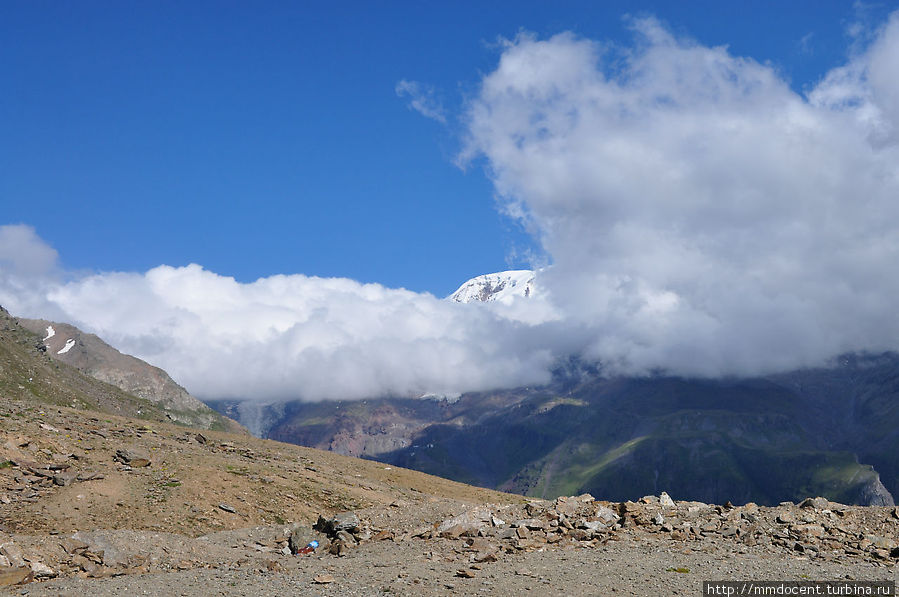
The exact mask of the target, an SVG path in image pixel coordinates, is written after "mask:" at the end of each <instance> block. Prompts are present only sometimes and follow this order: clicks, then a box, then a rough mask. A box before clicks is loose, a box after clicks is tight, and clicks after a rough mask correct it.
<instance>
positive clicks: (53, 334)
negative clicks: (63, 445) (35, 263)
mask: <svg viewBox="0 0 899 597" xmlns="http://www.w3.org/2000/svg"><path fill="white" fill-rule="evenodd" d="M18 322H19V324H20V325H21V326H22V327H23V328H25V329H27V330H29V331H31V332H33V333H35V334H39V335H41V336H40V343H41V344H40V345H38V349H39V350H41V351H42V352H44V353H45V354H46V355H47V356H48V357H49V358H50V359H51V360H52V361H60V362H63V363H66V364H67V365H70V366H72V367H75V368H76V369H78V370H80V371H82V372H84V373H85V374H87V375H89V376H90V377H93V378H94V379H97V380H99V381H103V382H106V383H108V384H111V385H113V386H116V387H117V388H119V389H121V390H124V391H125V392H127V393H128V394H132V395H134V396H137V397H139V398H143V399H145V400H148V401H150V402H152V403H154V404H156V405H158V406H159V407H160V408H161V409H162V410H163V411H164V412H165V415H166V417H167V418H168V419H169V420H171V421H174V422H176V423H181V424H184V425H188V426H191V427H200V428H204V429H210V428H216V429H228V430H231V431H238V430H239V426H238V425H237V424H236V423H235V422H234V421H232V420H230V419H228V418H226V417H223V416H222V415H220V414H219V413H217V412H216V411H214V410H212V409H211V408H209V407H208V406H206V405H205V404H203V403H202V402H200V401H199V400H197V399H196V398H194V397H193V396H191V395H190V394H189V393H188V392H187V390H185V389H184V388H182V387H181V386H179V385H178V384H177V383H175V381H174V380H172V378H171V377H169V375H168V373H166V372H165V371H163V370H162V369H160V368H158V367H154V366H152V365H150V364H149V363H146V362H144V361H142V360H140V359H138V358H136V357H133V356H131V355H126V354H122V353H121V352H119V351H118V350H116V349H115V348H113V347H112V346H110V345H109V344H107V343H106V342H104V341H103V340H102V339H100V338H99V337H97V336H96V335H94V334H87V333H85V332H82V331H81V330H79V329H78V328H76V327H75V326H72V325H69V324H67V323H58V322H52V321H46V320H43V319H25V318H19V319H18Z"/></svg>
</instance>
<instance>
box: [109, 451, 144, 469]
mask: <svg viewBox="0 0 899 597" xmlns="http://www.w3.org/2000/svg"><path fill="white" fill-rule="evenodd" d="M114 458H115V460H117V461H118V462H121V463H122V464H127V465H128V466H130V467H134V468H140V467H144V466H150V456H149V455H147V454H146V453H144V452H138V451H137V450H129V449H127V448H119V449H118V450H116V451H115V456H114Z"/></svg>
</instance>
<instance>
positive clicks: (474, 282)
mask: <svg viewBox="0 0 899 597" xmlns="http://www.w3.org/2000/svg"><path fill="white" fill-rule="evenodd" d="M533 294H534V272H533V271H532V270H529V269H523V270H510V271H507V272H497V273H494V274H484V275H483V276H478V277H476V278H472V279H471V280H469V281H468V282H465V283H464V284H462V286H460V287H459V289H458V290H456V292H454V293H452V294H451V295H449V296H448V297H447V298H448V299H449V300H452V301H455V302H457V303H472V302H475V301H479V302H484V303H486V302H492V301H496V302H500V303H509V302H511V301H513V300H515V298H516V297H520V296H523V297H525V298H529V297H531V296H533Z"/></svg>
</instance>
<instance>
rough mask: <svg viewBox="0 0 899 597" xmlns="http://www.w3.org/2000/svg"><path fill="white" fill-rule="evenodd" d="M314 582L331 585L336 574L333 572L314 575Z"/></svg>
mask: <svg viewBox="0 0 899 597" xmlns="http://www.w3.org/2000/svg"><path fill="white" fill-rule="evenodd" d="M312 582H314V583H315V584H317V585H329V584H331V583H332V582H334V576H332V575H331V574H319V575H317V576H313V577H312Z"/></svg>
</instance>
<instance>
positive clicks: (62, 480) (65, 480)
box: [53, 473, 78, 487]
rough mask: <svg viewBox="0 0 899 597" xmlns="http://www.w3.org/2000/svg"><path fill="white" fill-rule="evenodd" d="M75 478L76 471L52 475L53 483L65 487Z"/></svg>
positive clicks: (76, 475)
mask: <svg viewBox="0 0 899 597" xmlns="http://www.w3.org/2000/svg"><path fill="white" fill-rule="evenodd" d="M77 478H78V473H59V474H58V475H53V483H54V485H59V486H60V487H67V486H69V485H71V484H72V483H74V482H75V480H76V479H77Z"/></svg>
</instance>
